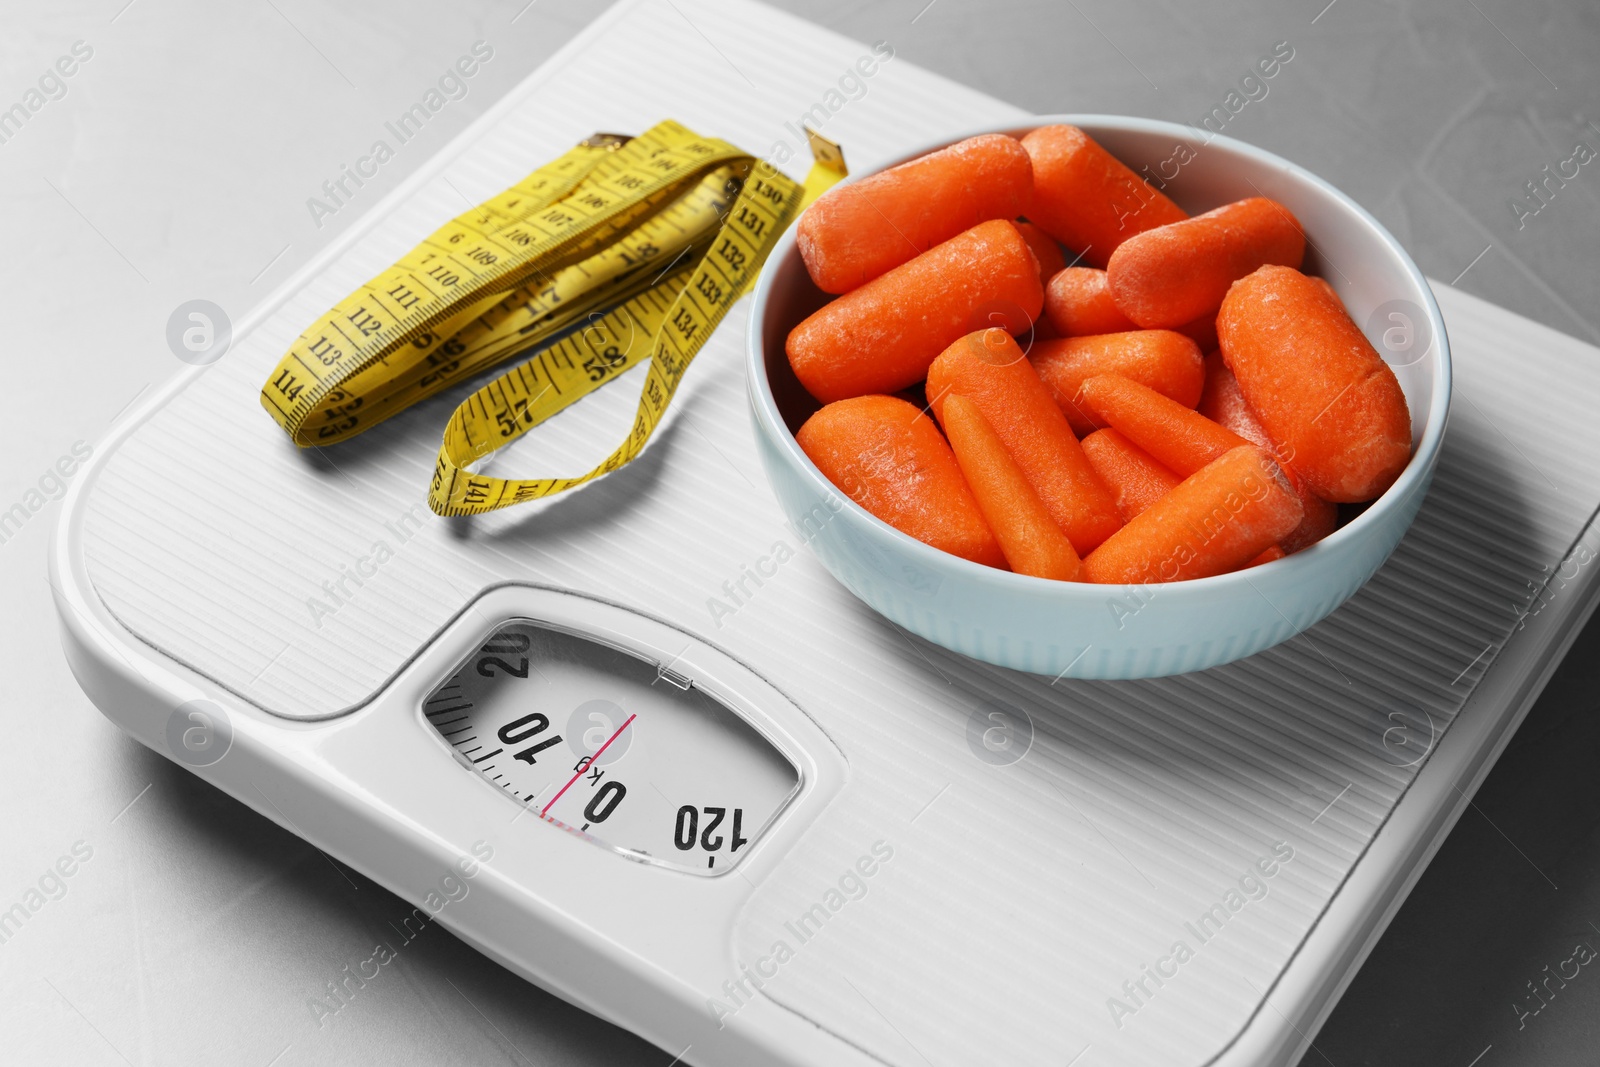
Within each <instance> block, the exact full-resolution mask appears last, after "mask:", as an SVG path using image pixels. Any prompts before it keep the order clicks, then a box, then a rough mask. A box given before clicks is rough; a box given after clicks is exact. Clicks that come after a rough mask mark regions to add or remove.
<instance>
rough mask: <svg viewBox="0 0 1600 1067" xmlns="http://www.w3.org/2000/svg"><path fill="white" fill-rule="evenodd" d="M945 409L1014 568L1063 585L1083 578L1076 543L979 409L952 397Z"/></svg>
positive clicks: (953, 441)
mask: <svg viewBox="0 0 1600 1067" xmlns="http://www.w3.org/2000/svg"><path fill="white" fill-rule="evenodd" d="M943 409H944V428H945V432H946V433H947V434H949V435H950V448H951V450H952V451H954V452H955V454H956V462H957V463H958V464H959V465H960V467H961V473H962V474H964V475H965V476H966V479H967V485H968V486H969V487H971V489H972V495H973V497H975V498H976V499H977V501H978V510H979V511H981V512H983V517H984V518H985V519H986V520H988V523H989V528H990V529H991V530H993V531H994V536H995V539H996V540H998V541H999V542H1000V550H1001V551H1002V552H1004V553H1005V557H1006V562H1007V563H1009V564H1011V569H1012V570H1014V571H1016V572H1017V573H1018V574H1031V575H1033V576H1034V577H1035V578H1055V579H1058V580H1060V581H1063V582H1070V581H1072V580H1074V579H1075V578H1077V577H1078V567H1079V561H1078V553H1077V552H1075V551H1074V550H1073V548H1072V542H1071V541H1069V540H1067V535H1066V534H1064V533H1062V532H1061V527H1059V526H1057V525H1056V521H1055V519H1053V518H1051V517H1050V512H1049V511H1047V510H1045V506H1044V501H1042V500H1040V499H1039V494H1038V493H1035V492H1034V491H1033V487H1032V486H1030V485H1029V484H1028V479H1027V478H1026V477H1024V476H1023V473H1022V468H1021V467H1018V466H1017V463H1016V461H1015V460H1013V459H1012V458H1011V454H1010V453H1009V452H1007V451H1006V446H1005V445H1004V444H1002V443H1001V442H1000V438H999V437H998V436H996V434H995V432H994V429H993V427H991V426H990V425H989V423H988V422H987V421H985V420H984V417H983V414H982V413H981V412H979V411H978V406H977V405H976V404H974V403H973V402H972V401H971V400H968V399H967V398H966V397H964V396H962V395H961V394H960V393H952V394H951V395H949V396H947V397H945V399H944V404H943Z"/></svg>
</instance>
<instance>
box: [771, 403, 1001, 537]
mask: <svg viewBox="0 0 1600 1067" xmlns="http://www.w3.org/2000/svg"><path fill="white" fill-rule="evenodd" d="M795 440H796V441H798V442H799V443H800V448H801V450H802V451H804V452H805V454H806V455H807V456H808V457H810V459H811V462H812V463H815V464H816V465H817V469H818V470H820V471H821V472H822V474H823V476H824V477H825V478H827V479H828V480H829V481H830V482H832V483H833V484H834V485H835V486H837V487H838V488H839V489H840V490H841V491H843V492H844V493H845V495H847V496H849V497H850V499H851V500H854V501H855V502H856V503H857V504H860V505H861V506H862V507H864V508H866V509H867V510H868V511H870V512H871V513H872V514H874V515H876V516H877V517H878V518H880V519H882V520H883V521H884V522H886V523H888V524H889V525H890V526H893V527H894V528H895V529H897V530H899V531H901V532H902V533H906V534H909V535H911V536H912V537H915V538H916V539H917V540H919V541H922V542H924V543H926V544H929V545H932V546H933V547H934V548H937V549H942V550H943V551H945V552H949V553H951V554H952V555H956V556H960V557H961V558H962V559H970V560H972V561H973V562H975V563H983V564H987V565H988V566H991V567H1004V566H1005V555H1004V554H1003V553H1002V552H1001V551H1000V544H999V542H997V541H996V540H995V538H994V533H993V532H992V531H991V530H990V529H989V525H988V523H986V522H985V521H984V518H983V513H982V512H981V511H979V510H978V502H977V501H976V500H974V499H973V497H972V491H971V490H970V489H968V487H967V483H966V480H965V479H964V478H963V477H962V475H961V468H960V467H959V466H957V465H956V458H955V456H954V455H953V454H952V453H951V451H950V446H949V445H947V444H946V443H945V440H944V438H943V437H942V436H941V435H940V434H939V429H938V427H936V426H934V425H933V423H932V421H930V420H929V419H927V418H926V417H924V416H923V414H922V412H921V411H919V410H917V409H916V408H915V407H913V406H911V405H910V404H908V403H906V402H905V401H904V400H899V399H897V398H895V397H892V396H859V397H854V398H852V399H849V400H839V401H835V402H834V403H832V404H829V405H828V406H827V407H825V408H823V409H822V410H821V411H818V412H817V413H816V414H814V415H812V416H811V417H810V418H809V419H807V420H806V421H805V425H803V426H801V427H800V431H799V432H798V433H797V434H795Z"/></svg>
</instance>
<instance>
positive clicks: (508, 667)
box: [422, 619, 800, 875]
mask: <svg viewBox="0 0 1600 1067" xmlns="http://www.w3.org/2000/svg"><path fill="white" fill-rule="evenodd" d="M422 710H423V715H424V718H426V720H427V722H428V723H429V725H430V726H432V728H433V729H434V730H436V731H437V732H438V733H439V736H440V737H441V738H443V739H444V741H445V742H446V743H447V744H449V745H450V746H451V748H452V749H453V750H454V751H455V755H456V759H457V761H458V762H460V763H461V764H462V765H463V766H464V767H466V768H469V769H470V770H471V771H473V772H474V773H476V774H479V775H482V776H483V777H484V778H485V779H486V780H487V781H489V782H491V783H493V784H494V785H495V786H497V787H498V788H500V789H501V790H503V791H504V792H505V794H506V796H507V797H508V798H510V799H511V800H513V801H515V802H516V803H518V804H521V805H523V806H524V807H525V808H526V809H527V810H528V811H529V812H530V813H532V814H534V815H537V816H538V817H539V818H540V819H542V820H544V821H545V822H548V823H551V824H553V825H555V826H559V827H561V828H563V829H567V830H571V831H574V832H576V833H579V834H581V835H583V836H584V837H586V838H588V839H589V840H591V841H593V842H595V843H596V844H599V845H601V846H603V847H606V848H609V849H611V850H613V851H615V852H618V853H621V854H623V855H625V856H628V857H630V858H633V859H637V860H641V861H645V862H649V863H654V864H658V865H660V866H665V867H671V868H674V869H677V870H681V871H687V872H691V873H694V874H700V875H716V874H720V873H722V872H724V871H728V870H731V869H732V868H733V867H734V866H736V865H737V864H738V862H739V861H740V859H742V858H743V856H744V855H745V854H746V853H747V852H748V851H749V850H750V846H751V845H752V844H753V843H754V842H755V841H756V840H757V839H758V838H759V837H760V836H761V834H762V833H763V832H764V831H765V830H766V829H767V827H769V826H770V825H771V824H772V822H773V821H774V820H775V819H776V818H777V816H778V813H779V812H780V811H782V810H783V808H784V806H785V805H786V804H787V803H788V802H789V800H790V799H791V798H792V797H793V796H794V795H795V794H796V793H797V792H798V790H799V787H800V775H799V772H798V770H797V769H796V768H795V766H794V765H793V764H792V763H790V762H789V760H788V759H787V758H785V757H784V755H783V754H782V753H781V752H779V751H778V749H776V748H775V747H773V745H772V744H771V743H770V742H769V741H768V740H767V739H766V738H765V737H763V736H762V735H761V733H760V732H759V731H757V730H756V729H755V728H754V727H753V726H751V725H750V723H749V722H747V721H746V720H745V719H744V717H743V716H741V715H739V714H738V713H737V712H735V711H734V710H732V709H731V708H729V707H728V706H726V705H725V704H723V703H721V702H720V701H718V700H716V699H715V698H714V697H712V696H711V695H709V694H708V693H706V692H705V691H704V690H702V689H701V688H699V687H697V686H696V685H694V684H693V682H692V681H691V680H690V679H687V678H685V677H683V676H682V675H679V674H678V673H676V672H675V671H673V670H672V669H671V668H670V666H668V667H661V666H658V665H657V664H655V663H653V662H648V661H646V660H643V659H640V658H638V657H637V656H634V655H631V654H629V653H627V652H623V651H620V650H618V649H616V648H613V647H611V646H610V645H605V644H601V643H599V642H596V641H593V640H590V639H588V638H584V637H580V636H576V635H574V634H570V633H567V632H565V631H561V630H556V629H552V628H549V627H546V626H541V625H540V624H539V623H537V622H535V621H532V620H528V619H513V620H511V621H509V622H507V623H505V624H504V625H503V626H501V627H499V628H498V629H497V630H495V631H494V633H492V634H491V635H490V636H489V637H488V638H487V639H486V640H485V641H483V642H482V643H481V644H480V645H479V646H478V647H477V648H476V649H475V650H474V652H473V653H472V655H471V657H470V658H468V659H467V661H466V662H464V663H463V664H461V666H460V667H459V668H458V669H457V670H456V672H455V673H454V674H453V675H451V676H450V678H449V679H447V680H446V681H445V682H444V683H443V684H442V685H440V686H439V687H438V688H437V689H436V690H434V691H433V693H431V694H430V695H429V697H428V699H427V700H426V702H425V703H424V705H423V709H422Z"/></svg>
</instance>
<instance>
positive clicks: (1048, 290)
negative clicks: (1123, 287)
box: [1044, 267, 1138, 337]
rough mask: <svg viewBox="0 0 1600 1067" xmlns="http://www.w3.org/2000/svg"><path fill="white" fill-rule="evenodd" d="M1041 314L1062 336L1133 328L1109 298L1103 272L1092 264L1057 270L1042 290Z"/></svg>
mask: <svg viewBox="0 0 1600 1067" xmlns="http://www.w3.org/2000/svg"><path fill="white" fill-rule="evenodd" d="M1044 314H1045V317H1046V318H1047V319H1049V320H1050V322H1051V323H1052V324H1054V326H1055V328H1056V329H1057V330H1059V331H1060V333H1061V336H1062V337H1084V336H1087V335H1089V334H1095V333H1124V332H1126V331H1128V330H1137V329H1138V327H1137V326H1135V325H1134V324H1133V322H1132V320H1130V319H1129V318H1128V316H1126V315H1124V314H1123V313H1122V312H1120V311H1118V310H1117V303H1116V301H1114V300H1112V299H1111V290H1110V288H1109V287H1107V285H1106V272H1105V271H1103V270H1096V269H1095V268H1093V267H1066V268H1064V269H1062V270H1060V271H1057V272H1056V273H1055V275H1053V276H1052V277H1051V279H1050V282H1049V284H1048V285H1046V286H1045V289H1044Z"/></svg>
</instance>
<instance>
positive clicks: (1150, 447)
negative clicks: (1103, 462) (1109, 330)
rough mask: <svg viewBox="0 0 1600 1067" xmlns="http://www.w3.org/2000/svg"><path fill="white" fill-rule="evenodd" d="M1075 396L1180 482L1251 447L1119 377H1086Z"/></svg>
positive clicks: (1194, 413)
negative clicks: (1245, 447)
mask: <svg viewBox="0 0 1600 1067" xmlns="http://www.w3.org/2000/svg"><path fill="white" fill-rule="evenodd" d="M1079 396H1080V397H1082V401H1081V403H1082V404H1083V406H1084V408H1085V409H1086V410H1087V411H1088V412H1089V413H1090V414H1091V415H1093V416H1095V417H1096V418H1098V419H1100V420H1101V421H1103V422H1105V423H1106V424H1107V425H1109V426H1112V427H1114V428H1115V429H1117V430H1118V431H1120V432H1121V433H1122V435H1123V436H1124V437H1126V438H1128V440H1130V441H1132V442H1133V443H1134V444H1136V445H1138V446H1139V447H1140V448H1142V449H1144V450H1145V451H1146V452H1148V453H1150V455H1151V456H1152V457H1153V458H1154V459H1155V461H1156V462H1157V463H1160V464H1161V465H1162V466H1164V467H1166V468H1167V469H1168V470H1170V471H1172V473H1174V474H1176V475H1178V476H1179V477H1180V478H1187V477H1188V476H1189V475H1191V474H1193V473H1195V472H1196V471H1198V470H1199V469H1200V468H1202V467H1204V466H1206V465H1207V464H1208V463H1211V462H1212V461H1213V460H1215V459H1217V458H1218V457H1220V456H1221V455H1223V454H1224V453H1226V452H1229V451H1232V450H1233V449H1235V448H1238V447H1240V446H1241V445H1247V444H1249V443H1250V442H1249V441H1246V440H1245V439H1244V438H1242V437H1240V436H1239V435H1238V434H1236V433H1234V432H1233V431H1232V430H1226V429H1223V428H1222V427H1221V426H1218V425H1217V424H1216V423H1214V422H1212V421H1211V420H1210V419H1208V418H1206V417H1205V416H1204V415H1202V414H1200V413H1199V412H1198V411H1192V410H1190V409H1189V408H1187V407H1184V406H1183V405H1182V404H1180V403H1178V402H1177V401H1176V400H1171V399H1169V398H1167V397H1165V396H1162V395H1161V394H1160V393H1158V392H1156V391H1155V390H1154V389H1151V388H1149V387H1148V386H1144V385H1140V384H1139V383H1138V382H1135V381H1130V380H1129V379H1127V378H1125V377H1123V376H1122V375H1120V374H1101V375H1098V376H1096V377H1093V378H1089V379H1088V380H1086V381H1085V382H1084V383H1083V389H1082V391H1081V392H1080V393H1079ZM1274 540H1276V538H1274Z"/></svg>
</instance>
